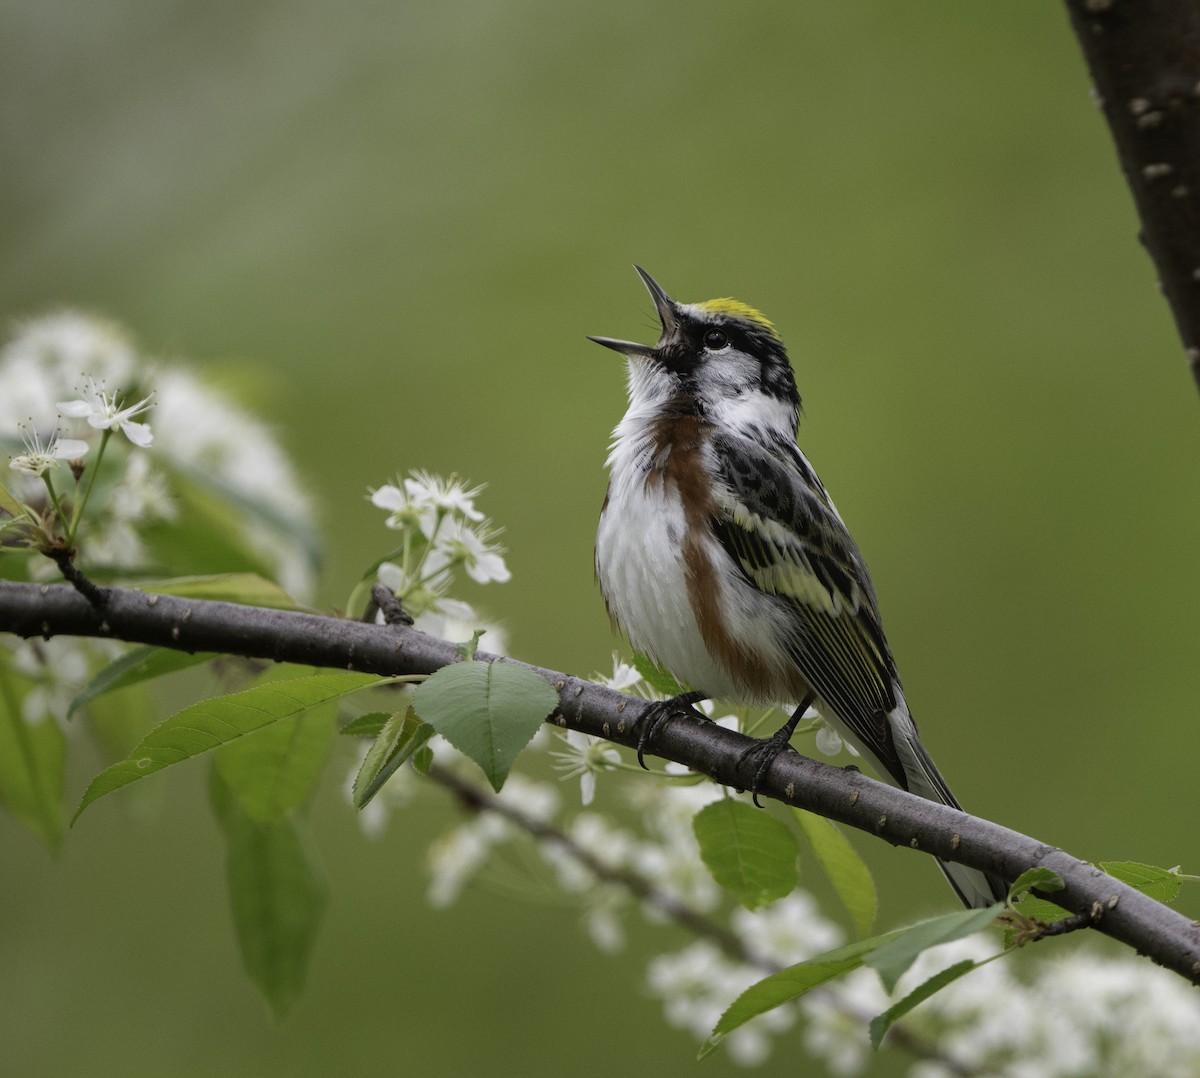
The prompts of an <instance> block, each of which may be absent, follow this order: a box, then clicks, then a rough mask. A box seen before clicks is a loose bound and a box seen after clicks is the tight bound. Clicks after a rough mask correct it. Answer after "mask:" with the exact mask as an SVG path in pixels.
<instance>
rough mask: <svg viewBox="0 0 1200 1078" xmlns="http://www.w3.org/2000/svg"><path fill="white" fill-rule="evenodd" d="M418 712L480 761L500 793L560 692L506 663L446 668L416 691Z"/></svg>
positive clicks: (415, 701)
mask: <svg viewBox="0 0 1200 1078" xmlns="http://www.w3.org/2000/svg"><path fill="white" fill-rule="evenodd" d="M412 705H413V709H414V710H415V711H416V713H417V715H419V716H420V717H421V719H423V720H424V721H425V722H427V723H429V725H430V726H432V727H433V728H434V729H435V730H436V731H437V732H438V733H439V734H441V735H442V736H443V737H444V738H445V739H446V740H447V741H449V742H450V744H451V745H453V746H454V747H455V748H456V749H458V751H459V752H461V753H463V754H464V755H466V756H469V757H470V758H471V759H472V760H474V761H475V762H476V763H477V764H478V765H479V766H480V767H481V768H483V772H484V774H485V775H487V777H488V781H489V782H490V783H491V784H492V788H493V789H494V790H497V791H498V790H499V789H500V787H501V786H503V785H504V780H505V778H506V777H507V776H508V772H509V770H510V769H511V768H512V765H513V761H514V760H516V758H517V754H518V753H519V752H520V751H521V750H522V749H523V748H524V747H525V746H526V745H527V744H528V743H529V741H530V739H531V738H532V737H533V735H534V734H535V733H537V731H538V728H539V727H540V726H541V724H542V723H543V721H545V719H546V718H547V717H548V716H549V715H550V713H551V712H552V711H553V710H554V709H555V708H556V707H558V693H556V692H555V691H554V687H553V686H552V685H551V684H550V682H548V681H547V680H546V679H545V678H543V677H542V676H540V675H539V674H535V673H534V672H533V671H532V670H527V669H525V668H524V667H522V666H516V665H514V664H512V663H505V662H491V663H486V662H458V663H452V664H451V665H450V666H443V667H442V668H441V669H440V670H438V671H437V672H436V673H434V674H432V675H431V676H430V677H429V679H428V680H427V681H426V682H425V683H424V684H422V685H419V686H417V689H416V691H415V692H414V693H413V701H412Z"/></svg>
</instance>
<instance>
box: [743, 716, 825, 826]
mask: <svg viewBox="0 0 1200 1078" xmlns="http://www.w3.org/2000/svg"><path fill="white" fill-rule="evenodd" d="M812 702H813V697H812V693H809V694H808V695H806V696H805V697H804V699H803V700H801V701H800V703H799V705H798V706H797V707H796V710H795V711H793V712H792V714H791V717H790V718H789V719H788V721H787V722H785V723H784V724H783V725H782V726H781V727H780V728H779V729H778V730H776V731H775V732H774V733H773V734H772V735H771V736H770V737H762V738H759V739H758V740H756V741H755V742H754V744H753V745H751V746H750V747H749V748H748V749H745V750H743V752H742V754H741V755H740V756H739V757H738V769H739V770H741V768H742V766H743V765H744V764H745V763H746V762H747V761H749V762H750V763H752V764H753V765H754V779H753V781H752V782H751V783H750V796H751V799H752V800H753V801H754V803H755V805H757V806H758V807H759V808H762V802H761V801H759V799H758V791H759V790H761V789H762V784H763V779H765V778H766V777H767V772H768V771H770V770H771V765H772V764H773V763H774V762H775V761H776V759H778V757H779V755H780V754H781V753H784V752H787V750H788V749H789V748H791V745H790V744H789V742H790V741H791V740H792V734H794V733H795V732H796V724H797V723H798V722H799V721H800V720H801V719H802V718H803V717H804V712H805V711H807V710H808V705H809V704H811V703H812Z"/></svg>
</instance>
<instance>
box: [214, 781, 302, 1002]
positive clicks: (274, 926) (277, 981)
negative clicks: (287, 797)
mask: <svg viewBox="0 0 1200 1078" xmlns="http://www.w3.org/2000/svg"><path fill="white" fill-rule="evenodd" d="M209 789H210V794H211V798H212V806H213V811H214V813H215V814H216V817H217V822H218V823H219V824H220V825H221V831H222V832H223V834H224V836H225V843H226V861H225V865H226V877H227V880H228V884H229V898H230V906H231V910H232V913H233V923H234V929H235V931H236V934H237V940H238V948H239V950H240V951H241V955H242V964H243V965H244V966H245V968H246V972H247V973H248V974H249V975H250V979H251V980H252V981H254V983H255V984H256V985H257V986H258V988H259V990H260V991H261V992H262V993H263V995H264V996H266V998H267V1001H268V1002H269V1003H270V1004H271V1008H272V1009H273V1010H274V1011H275V1014H276V1016H282V1015H283V1014H284V1013H285V1012H286V1011H287V1009H288V1008H289V1007H290V1006H291V1004H292V1003H293V1002H295V1000H296V999H297V998H298V996H299V995H300V992H301V990H302V989H303V987H304V979H305V974H306V972H307V969H308V959H309V955H310V953H311V951H312V945H313V942H314V940H315V939H316V934H317V930H318V928H319V927H320V923H321V919H322V917H323V915H324V912H325V905H326V884H325V878H324V873H323V872H322V871H321V869H320V867H319V865H318V864H317V862H316V860H315V858H314V856H313V855H312V853H311V851H310V849H309V843H308V841H307V836H306V835H305V833H304V831H303V823H302V821H300V820H298V819H296V818H295V817H294V816H285V817H284V818H282V819H279V820H275V821H273V822H271V823H261V822H259V821H257V820H254V819H253V818H252V817H250V816H249V815H247V814H246V813H245V812H244V811H243V810H242V806H241V802H240V799H239V798H238V797H237V795H236V794H235V793H234V792H233V791H232V790H230V789H229V787H228V786H227V785H226V783H225V781H224V780H223V779H222V778H221V775H220V773H219V771H218V769H217V768H216V767H214V768H212V770H211V773H210V784H209Z"/></svg>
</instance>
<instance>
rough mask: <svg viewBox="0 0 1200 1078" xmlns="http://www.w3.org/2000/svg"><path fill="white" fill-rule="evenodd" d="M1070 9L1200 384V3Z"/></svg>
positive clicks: (1073, 2)
mask: <svg viewBox="0 0 1200 1078" xmlns="http://www.w3.org/2000/svg"><path fill="white" fill-rule="evenodd" d="M1067 9H1068V10H1069V12H1070V15H1071V25H1072V27H1073V28H1074V30H1075V35H1076V37H1077V38H1078V39H1079V44H1080V46H1081V48H1082V49H1083V54H1084V58H1085V59H1086V60H1087V65H1088V70H1089V71H1090V72H1091V75H1092V79H1093V81H1094V83H1095V88H1096V94H1097V98H1098V103H1099V104H1100V107H1101V108H1102V109H1103V111H1104V116H1105V118H1106V119H1107V120H1108V126H1109V130H1110V131H1111V132H1112V137H1113V142H1114V143H1116V148H1117V157H1118V159H1119V160H1120V162H1121V170H1122V171H1123V172H1124V173H1125V179H1126V181H1127V182H1128V184H1129V189H1130V190H1131V191H1132V192H1133V200H1134V203H1135V204H1136V206H1137V212H1138V216H1139V217H1140V218H1141V221H1142V233H1141V238H1142V242H1143V243H1144V244H1145V245H1146V250H1147V251H1148V252H1149V254H1150V257H1151V259H1153V261H1154V266H1155V268H1156V269H1157V271H1158V276H1159V281H1160V283H1161V285H1162V290H1163V294H1164V295H1165V296H1166V297H1167V302H1168V303H1169V304H1170V306H1171V313H1172V314H1173V315H1174V316H1175V325H1176V327H1177V328H1178V330H1179V336H1180V337H1181V338H1182V340H1183V346H1184V348H1185V350H1186V352H1187V358H1188V363H1189V365H1190V366H1191V370H1192V377H1193V378H1194V379H1195V381H1196V383H1197V385H1198V386H1200V228H1198V227H1197V225H1198V224H1200V4H1196V3H1195V0H1136V2H1131V0H1068V2H1067Z"/></svg>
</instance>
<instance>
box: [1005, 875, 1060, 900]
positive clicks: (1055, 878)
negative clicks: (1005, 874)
mask: <svg viewBox="0 0 1200 1078" xmlns="http://www.w3.org/2000/svg"><path fill="white" fill-rule="evenodd" d="M1064 887H1066V884H1065V883H1063V878H1062V877H1061V876H1060V875H1059V874H1058V873H1057V872H1055V871H1054V869H1052V868H1044V867H1039V868H1029V869H1026V870H1025V871H1024V872H1022V873H1021V875H1019V876H1018V877H1017V878H1016V879H1015V880H1014V881H1013V884H1012V886H1011V887H1009V889H1008V894H1009V898H1010V899H1011V900H1012V901H1014V902H1015V901H1016V900H1017V899H1019V898H1020V897H1021V896H1022V895H1026V894H1028V893H1029V892H1030V891H1046V892H1048V893H1053V892H1054V891H1061V890H1062V889H1063V888H1064Z"/></svg>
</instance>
